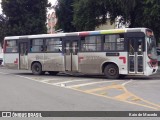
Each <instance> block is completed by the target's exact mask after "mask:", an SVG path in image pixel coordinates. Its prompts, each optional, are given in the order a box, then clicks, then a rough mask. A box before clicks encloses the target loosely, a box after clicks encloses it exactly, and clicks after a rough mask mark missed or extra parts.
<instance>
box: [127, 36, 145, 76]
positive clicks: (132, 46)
mask: <svg viewBox="0 0 160 120" xmlns="http://www.w3.org/2000/svg"><path fill="white" fill-rule="evenodd" d="M128 42H129V46H128V48H129V49H128V54H129V55H128V62H129V63H128V68H129V73H130V74H132V73H133V74H143V71H144V62H143V61H144V60H143V59H144V39H143V37H137V38H136V37H135V38H134V37H131V38H128Z"/></svg>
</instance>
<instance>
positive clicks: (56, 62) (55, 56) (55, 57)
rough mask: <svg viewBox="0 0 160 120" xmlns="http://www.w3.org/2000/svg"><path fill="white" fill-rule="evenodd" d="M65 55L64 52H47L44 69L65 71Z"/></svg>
mask: <svg viewBox="0 0 160 120" xmlns="http://www.w3.org/2000/svg"><path fill="white" fill-rule="evenodd" d="M64 67H65V64H64V55H63V54H62V53H45V54H44V62H43V71H64Z"/></svg>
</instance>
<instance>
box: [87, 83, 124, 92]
mask: <svg viewBox="0 0 160 120" xmlns="http://www.w3.org/2000/svg"><path fill="white" fill-rule="evenodd" d="M111 88H115V89H121V85H110V86H105V87H98V88H94V89H89V90H85V92H87V93H93V92H97V91H102V90H107V89H111Z"/></svg>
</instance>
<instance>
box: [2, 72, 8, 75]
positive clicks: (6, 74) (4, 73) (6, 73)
mask: <svg viewBox="0 0 160 120" xmlns="http://www.w3.org/2000/svg"><path fill="white" fill-rule="evenodd" d="M0 74H3V75H8V74H10V73H5V72H0Z"/></svg>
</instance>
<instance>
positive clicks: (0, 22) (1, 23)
mask: <svg viewBox="0 0 160 120" xmlns="http://www.w3.org/2000/svg"><path fill="white" fill-rule="evenodd" d="M6 33H7V19H6V17H5V16H4V15H3V14H1V15H0V44H1V45H2V44H3V39H4V37H5V36H6Z"/></svg>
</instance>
